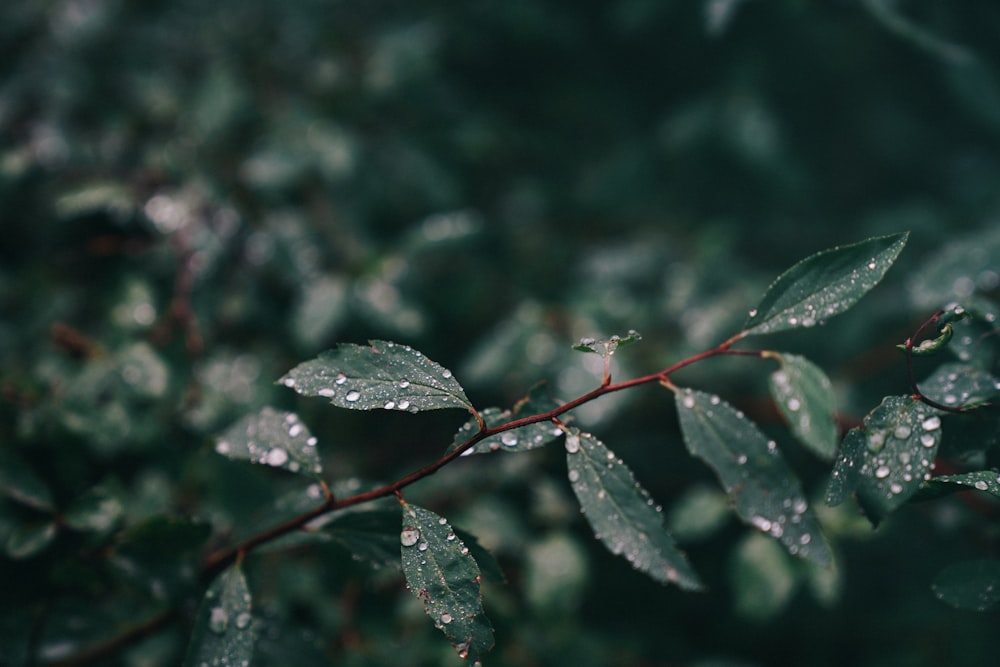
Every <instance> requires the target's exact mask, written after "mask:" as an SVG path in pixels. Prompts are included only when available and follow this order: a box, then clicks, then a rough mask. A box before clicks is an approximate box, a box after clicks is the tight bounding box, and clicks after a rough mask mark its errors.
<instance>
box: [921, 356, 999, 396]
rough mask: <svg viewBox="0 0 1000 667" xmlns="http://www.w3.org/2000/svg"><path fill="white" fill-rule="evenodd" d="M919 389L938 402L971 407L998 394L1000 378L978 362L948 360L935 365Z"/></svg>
mask: <svg viewBox="0 0 1000 667" xmlns="http://www.w3.org/2000/svg"><path fill="white" fill-rule="evenodd" d="M920 391H921V392H923V394H924V395H925V396H927V397H928V398H930V399H931V400H933V401H937V402H938V403H941V404H942V405H947V406H949V407H959V406H961V407H972V406H974V405H981V404H983V403H989V402H990V401H994V400H996V399H997V398H998V397H1000V380H998V379H997V378H996V377H995V376H994V375H992V374H990V373H989V372H988V371H986V370H985V369H983V368H980V367H979V366H973V365H971V364H965V363H958V362H951V363H945V364H941V365H940V366H938V367H937V370H935V371H934V372H933V373H932V374H931V376H930V377H928V378H927V379H926V380H924V381H923V382H921V383H920Z"/></svg>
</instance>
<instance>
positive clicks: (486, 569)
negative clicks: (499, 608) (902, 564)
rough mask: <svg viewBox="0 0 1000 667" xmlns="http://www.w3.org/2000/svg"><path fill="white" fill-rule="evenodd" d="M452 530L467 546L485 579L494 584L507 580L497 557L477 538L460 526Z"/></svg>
mask: <svg viewBox="0 0 1000 667" xmlns="http://www.w3.org/2000/svg"><path fill="white" fill-rule="evenodd" d="M452 530H454V531H455V535H457V536H458V539H460V540H462V543H463V544H464V545H465V546H466V547H468V549H469V553H470V554H472V557H473V558H474V559H475V561H476V565H478V566H479V571H480V572H481V573H482V575H483V577H485V579H486V580H487V581H492V582H493V583H495V584H503V583H506V582H507V577H505V576H504V573H503V570H502V569H500V563H498V562H497V559H496V558H494V556H493V554H491V553H490V552H489V550H488V549H487V548H486V547H484V546H483V545H482V544H480V543H479V538H477V537H476V536H475V535H473V534H472V533H469V532H467V531H464V530H462V529H461V528H452Z"/></svg>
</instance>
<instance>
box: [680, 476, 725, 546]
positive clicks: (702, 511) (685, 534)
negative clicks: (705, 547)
mask: <svg viewBox="0 0 1000 667" xmlns="http://www.w3.org/2000/svg"><path fill="white" fill-rule="evenodd" d="M731 516H732V513H731V512H730V511H729V498H727V497H726V494H724V493H722V492H721V491H719V489H718V488H717V487H715V486H708V485H707V484H698V485H697V486H692V487H691V488H689V489H688V490H687V491H685V492H684V494H683V495H682V496H681V497H680V499H679V500H678V501H677V502H676V503H674V506H673V507H672V508H671V510H670V514H669V516H668V518H667V526H669V527H670V532H671V533H673V535H674V536H675V537H676V538H677V540H678V541H679V542H681V543H682V544H683V543H692V542H699V541H702V540H706V539H708V538H709V537H711V536H712V535H714V534H715V533H717V532H718V531H719V530H721V529H722V527H723V526H724V525H725V524H726V522H727V521H729V519H730V517H731Z"/></svg>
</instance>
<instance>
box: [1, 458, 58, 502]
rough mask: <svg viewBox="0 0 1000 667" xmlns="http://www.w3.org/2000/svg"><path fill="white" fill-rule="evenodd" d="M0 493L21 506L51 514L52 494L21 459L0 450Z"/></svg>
mask: <svg viewBox="0 0 1000 667" xmlns="http://www.w3.org/2000/svg"><path fill="white" fill-rule="evenodd" d="M0 493H2V494H3V495H5V496H7V497H8V498H10V499H11V500H15V501H17V502H19V503H21V504H22V505H27V506H28V507H31V508H33V509H36V510H39V511H42V512H52V511H53V510H54V509H55V503H54V501H53V499H52V492H51V491H49V487H48V486H47V485H46V484H45V482H43V481H42V480H41V479H40V478H39V477H38V476H37V475H36V474H35V471H34V470H32V469H31V466H29V465H28V464H27V462H25V461H24V460H23V459H21V457H19V456H17V455H16V454H14V453H13V452H11V451H7V450H6V449H0Z"/></svg>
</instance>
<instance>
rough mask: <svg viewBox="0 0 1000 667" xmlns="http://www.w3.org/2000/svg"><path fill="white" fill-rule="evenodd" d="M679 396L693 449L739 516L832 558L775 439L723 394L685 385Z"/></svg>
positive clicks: (801, 551)
mask: <svg viewBox="0 0 1000 667" xmlns="http://www.w3.org/2000/svg"><path fill="white" fill-rule="evenodd" d="M675 398H676V402H677V411H678V415H679V417H680V424H681V431H682V433H683V435H684V442H685V444H686V445H687V448H688V451H689V452H691V454H692V455H694V456H696V457H698V458H700V459H701V460H703V461H705V463H707V464H708V465H709V467H711V468H712V469H713V470H714V471H715V474H716V475H718V477H719V481H720V482H722V486H723V488H724V489H725V490H726V493H728V494H729V496H730V497H731V498H732V499H733V501H734V503H735V507H736V513H737V514H739V516H740V518H742V519H743V520H744V521H746V522H747V523H749V524H751V525H753V526H755V527H757V528H759V529H760V530H762V531H764V532H765V533H768V534H770V535H771V536H772V537H775V538H777V539H779V540H781V543H782V544H784V545H785V548H786V549H787V550H788V552H789V553H791V554H793V555H797V556H800V557H802V558H808V559H810V560H814V561H816V562H817V563H820V564H824V565H825V564H827V563H828V562H830V560H831V556H830V550H829V547H828V546H827V544H826V541H825V540H824V538H823V534H822V533H821V532H820V529H819V522H818V521H817V519H816V515H815V514H814V513H813V510H812V508H810V507H809V503H808V502H807V501H806V498H805V494H804V493H803V491H802V485H801V484H800V483H799V480H798V478H797V477H796V476H795V474H794V473H793V472H792V469H791V468H789V467H788V464H787V463H785V459H784V458H782V456H781V453H780V452H779V451H778V448H777V445H776V444H775V442H774V441H773V440H770V439H768V437H767V436H765V435H764V434H763V433H762V432H761V431H760V429H759V428H757V426H756V424H754V423H753V422H751V421H749V420H748V419H747V418H746V417H745V416H744V415H743V413H742V412H740V411H738V410H736V409H735V408H733V407H732V406H731V405H729V404H728V403H726V402H725V401H722V400H721V399H720V398H719V397H718V396H713V395H711V394H707V393H705V392H701V391H695V390H692V389H681V390H678V391H677V392H676V396H675Z"/></svg>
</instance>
